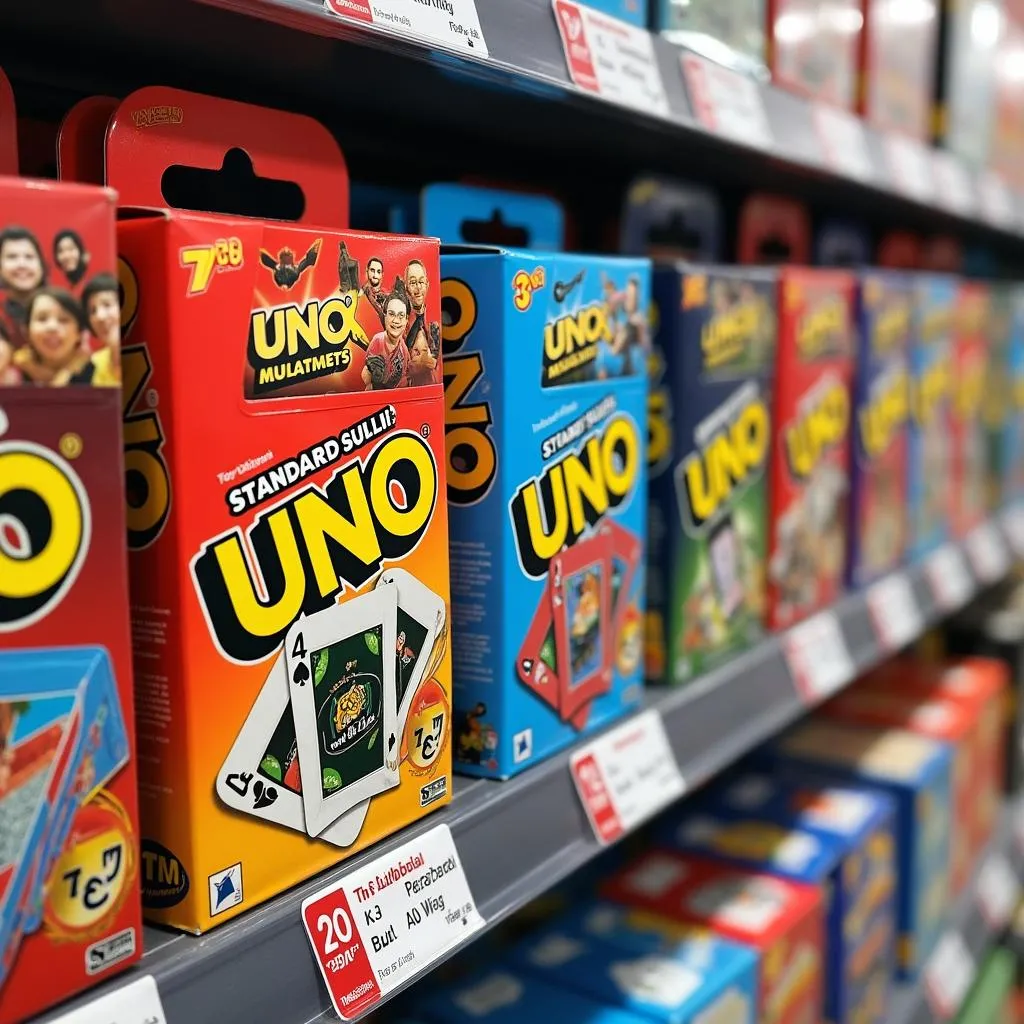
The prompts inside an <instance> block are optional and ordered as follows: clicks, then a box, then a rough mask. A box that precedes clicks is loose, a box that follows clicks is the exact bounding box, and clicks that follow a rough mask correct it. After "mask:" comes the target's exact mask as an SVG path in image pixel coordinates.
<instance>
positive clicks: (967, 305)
mask: <svg viewBox="0 0 1024 1024" xmlns="http://www.w3.org/2000/svg"><path fill="white" fill-rule="evenodd" d="M989 299H990V296H989V288H988V285H986V284H982V283H981V282H979V281H961V282H960V287H959V290H958V293H957V300H956V313H955V320H954V335H953V395H952V398H953V400H952V403H951V405H950V411H951V413H952V415H951V426H952V432H953V474H952V481H951V483H952V487H951V490H952V495H953V535H954V536H955V537H963V536H965V535H966V534H967V533H968V532H969V531H970V530H971V529H972V528H973V527H975V526H977V525H978V524H979V523H980V522H982V521H983V520H984V519H985V517H986V515H987V514H988V463H987V456H988V445H987V443H986V441H987V438H986V434H985V421H984V419H983V416H982V409H983V408H984V406H985V404H986V403H987V396H986V394H985V383H986V380H987V377H988V359H989V332H990V326H989V325H990V313H989Z"/></svg>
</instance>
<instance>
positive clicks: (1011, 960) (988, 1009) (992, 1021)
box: [953, 947, 1018, 1024]
mask: <svg viewBox="0 0 1024 1024" xmlns="http://www.w3.org/2000/svg"><path fill="white" fill-rule="evenodd" d="M1016 977H1017V959H1016V957H1015V956H1014V955H1013V953H1012V952H1011V951H1010V950H1009V949H1006V948H1004V947H1000V948H999V949H994V950H993V951H992V952H991V953H989V954H988V956H987V957H985V959H984V961H983V962H982V964H981V967H980V968H979V969H978V974H977V976H976V977H975V979H974V984H973V985H972V986H971V991H970V992H969V993H968V995H967V998H966V999H965V1000H964V1004H963V1006H961V1007H960V1011H959V1013H957V1015H956V1017H954V1018H953V1021H954V1024H1013V1022H1014V1021H1016V1020H1017V1019H1018V1006H1017V989H1016Z"/></svg>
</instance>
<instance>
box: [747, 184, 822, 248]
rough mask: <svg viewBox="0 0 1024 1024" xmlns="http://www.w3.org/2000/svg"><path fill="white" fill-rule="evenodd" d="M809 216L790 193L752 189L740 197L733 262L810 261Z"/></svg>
mask: <svg viewBox="0 0 1024 1024" xmlns="http://www.w3.org/2000/svg"><path fill="white" fill-rule="evenodd" d="M810 259H811V215H810V213H809V212H808V210H807V207H806V206H805V205H804V204H803V203H801V202H799V201H798V200H796V199H790V197H789V196H779V195H774V194H772V193H768V192H754V193H752V194H751V195H749V196H747V198H746V199H744V200H743V205H742V206H741V207H740V211H739V217H738V219H737V223H736V262H737V263H761V264H768V265H772V266H774V265H776V264H779V263H798V264H799V263H809V262H810Z"/></svg>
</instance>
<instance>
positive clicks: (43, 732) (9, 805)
mask: <svg viewBox="0 0 1024 1024" xmlns="http://www.w3.org/2000/svg"><path fill="white" fill-rule="evenodd" d="M2 120H3V115H2V114H0V121H2ZM0 209H2V211H3V214H2V217H0V285H2V287H3V301H2V303H0V635H2V641H0V648H2V650H0V1022H3V1024H14V1022H18V1021H22V1020H24V1019H26V1018H27V1017H30V1016H33V1015H35V1014H36V1013H38V1012H40V1011H42V1010H43V1009H45V1008H46V1007H47V1006H49V1005H50V1004H52V1003H54V1002H58V1001H60V1000H62V999H65V998H67V997H68V996H71V995H72V994H74V993H75V992H78V991H79V990H81V989H83V988H86V987H88V986H90V985H93V984H96V983H98V982H101V981H103V980H105V979H106V978H107V977H109V976H111V975H112V974H114V973H116V972H117V971H119V970H120V969H122V968H123V967H125V966H127V965H128V964H129V963H131V962H132V961H133V960H135V959H137V958H138V956H139V955H140V954H141V944H142V928H141V924H142V922H141V910H140V905H139V896H138V878H139V826H138V809H137V796H136V784H135V772H134V764H133V758H134V753H133V751H134V737H133V730H134V715H133V710H132V665H131V645H130V638H129V630H128V567H127V555H126V552H125V547H124V533H125V508H124V493H125V492H124V475H123V463H122V456H121V449H122V445H121V396H120V391H119V389H118V387H117V384H118V383H119V368H120V359H119V351H120V349H119V332H120V314H119V310H118V296H117V281H116V277H115V276H114V275H115V273H116V250H115V240H114V215H115V196H114V194H113V193H112V192H111V191H109V190H107V189H99V188H91V187H84V186H78V185H60V184H56V183H53V182H43V181H24V180H20V179H14V178H4V179H0ZM26 384H28V385H34V386H18V385H26ZM42 978H47V979H49V981H48V983H47V984H42V983H41V981H40V979H42Z"/></svg>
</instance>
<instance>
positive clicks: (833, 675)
mask: <svg viewBox="0 0 1024 1024" xmlns="http://www.w3.org/2000/svg"><path fill="white" fill-rule="evenodd" d="M782 646H783V650H784V651H785V654H786V662H787V664H788V665H789V671H790V673H791V674H792V676H793V682H794V683H795V684H796V689H797V692H798V693H799V694H800V696H801V698H802V699H803V700H804V701H805V702H806V703H808V704H817V703H818V702H819V701H821V700H824V699H825V698H826V697H830V696H831V695H832V694H833V693H835V692H836V690H839V689H841V688H842V687H843V686H845V685H846V684H847V683H848V682H850V680H851V679H853V677H854V676H855V675H856V672H857V670H856V666H855V665H854V663H853V658H852V657H851V656H850V652H849V650H847V647H846V639H845V637H844V636H843V630H842V626H840V624H839V619H838V618H837V616H836V614H835V612H832V611H824V612H818V614H817V615H815V616H813V617H812V618H810V619H808V620H807V621H806V622H801V623H800V624H799V625H797V626H794V627H793V628H792V629H791V630H789V632H788V633H786V634H785V636H783V638H782Z"/></svg>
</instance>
